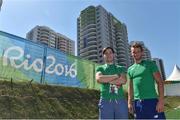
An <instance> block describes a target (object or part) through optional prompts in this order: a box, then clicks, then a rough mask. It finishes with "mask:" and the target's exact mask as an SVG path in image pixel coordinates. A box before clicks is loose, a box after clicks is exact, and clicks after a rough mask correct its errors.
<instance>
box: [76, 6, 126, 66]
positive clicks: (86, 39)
mask: <svg viewBox="0 0 180 120" xmlns="http://www.w3.org/2000/svg"><path fill="white" fill-rule="evenodd" d="M109 46H110V47H112V48H113V49H114V51H115V62H116V63H118V64H120V65H123V66H125V67H128V66H129V64H130V57H129V45H128V35H127V28H126V25H125V24H124V23H121V22H120V21H119V20H118V19H116V18H115V17H114V16H113V15H112V14H111V13H109V12H107V11H106V10H105V9H104V8H103V7H102V6H100V5H99V6H97V7H95V6H89V7H87V8H85V9H84V10H82V11H81V13H80V16H79V17H78V19H77V55H78V56H79V57H80V58H83V59H87V60H91V61H93V62H96V63H100V64H102V63H104V61H103V56H102V49H103V48H104V47H109Z"/></svg>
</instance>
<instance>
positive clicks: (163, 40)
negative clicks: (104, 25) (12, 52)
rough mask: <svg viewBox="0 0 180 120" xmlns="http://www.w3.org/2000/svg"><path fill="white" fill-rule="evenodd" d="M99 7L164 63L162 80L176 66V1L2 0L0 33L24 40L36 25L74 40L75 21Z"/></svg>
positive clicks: (179, 25) (179, 16)
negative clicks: (85, 12) (92, 8)
mask: <svg viewBox="0 0 180 120" xmlns="http://www.w3.org/2000/svg"><path fill="white" fill-rule="evenodd" d="M90 5H94V6H97V5H101V6H103V7H104V8H105V9H106V10H107V11H108V12H110V13H112V14H113V15H114V16H115V17H116V18H117V19H118V20H119V21H121V22H123V23H125V24H126V26H127V31H128V40H129V42H130V41H134V40H135V41H136V40H137V41H143V42H144V44H145V46H146V47H147V48H148V49H149V50H150V51H151V56H152V58H161V59H162V60H163V62H164V67H165V73H166V77H168V76H169V75H170V74H171V72H172V70H173V68H174V65H175V64H177V65H178V66H179V67H180V1H179V0H3V5H2V8H1V11H0V30H1V31H4V32H8V33H11V34H14V35H17V36H20V37H23V38H25V37H26V33H27V32H28V31H30V30H31V29H32V28H34V27H35V26H36V25H44V26H48V27H50V28H51V29H53V30H54V31H56V32H58V33H61V34H63V35H65V36H67V37H68V38H70V39H72V40H74V41H75V42H76V41H77V18H78V16H79V15H80V11H82V10H83V9H85V8H86V7H88V6H90Z"/></svg>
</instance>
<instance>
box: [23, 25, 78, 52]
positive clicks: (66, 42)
mask: <svg viewBox="0 0 180 120" xmlns="http://www.w3.org/2000/svg"><path fill="white" fill-rule="evenodd" d="M26 38H27V39H29V40H32V41H34V42H39V43H42V44H45V45H47V46H49V47H51V48H56V49H59V50H61V51H62V52H65V53H68V54H72V55H75V52H74V51H75V42H74V41H73V40H71V39H69V38H68V37H66V36H64V35H62V34H60V33H56V32H55V31H54V30H52V29H50V28H49V27H47V26H36V27H34V28H33V29H32V30H30V31H29V32H28V33H27V34H26Z"/></svg>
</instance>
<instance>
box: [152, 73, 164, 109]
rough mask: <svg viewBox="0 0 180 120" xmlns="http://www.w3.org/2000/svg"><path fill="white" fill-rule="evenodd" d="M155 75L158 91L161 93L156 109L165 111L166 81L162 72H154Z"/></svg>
mask: <svg viewBox="0 0 180 120" xmlns="http://www.w3.org/2000/svg"><path fill="white" fill-rule="evenodd" d="M153 76H154V78H155V80H156V83H157V86H158V93H159V101H158V104H157V106H156V110H157V111H158V112H163V111H164V81H163V80H162V78H161V74H160V72H155V73H153Z"/></svg>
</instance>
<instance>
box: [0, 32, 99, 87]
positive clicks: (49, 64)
mask: <svg viewBox="0 0 180 120" xmlns="http://www.w3.org/2000/svg"><path fill="white" fill-rule="evenodd" d="M96 66H97V64H95V63H93V62H90V61H87V60H82V59H80V58H78V57H75V56H72V55H68V54H65V53H63V52H61V51H60V50H56V49H53V48H49V47H47V46H45V45H42V44H38V43H34V42H32V41H29V40H26V39H24V38H21V37H18V36H15V35H12V34H9V33H6V32H3V31H0V79H3V80H4V79H7V80H11V79H13V80H15V81H30V80H32V79H33V81H34V82H37V83H41V84H53V85H63V86H72V87H80V88H93V89H97V88H99V85H98V84H97V83H96V81H95V67H96Z"/></svg>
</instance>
